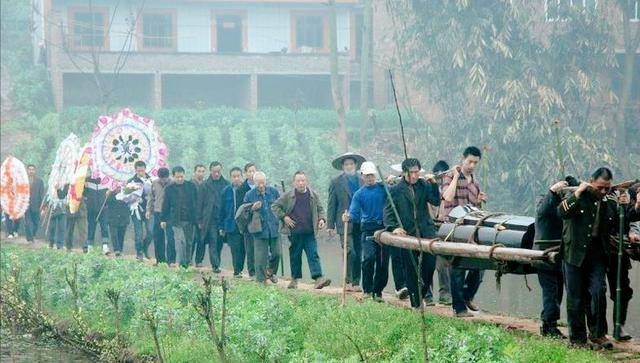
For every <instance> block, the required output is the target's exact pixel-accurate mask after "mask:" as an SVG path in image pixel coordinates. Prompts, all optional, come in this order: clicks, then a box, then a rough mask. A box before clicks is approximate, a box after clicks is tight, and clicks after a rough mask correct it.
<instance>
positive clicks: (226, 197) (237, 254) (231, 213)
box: [219, 167, 245, 277]
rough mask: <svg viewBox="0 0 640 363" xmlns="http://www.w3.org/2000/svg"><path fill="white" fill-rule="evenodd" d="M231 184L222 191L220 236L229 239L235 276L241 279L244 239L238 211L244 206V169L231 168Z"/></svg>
mask: <svg viewBox="0 0 640 363" xmlns="http://www.w3.org/2000/svg"><path fill="white" fill-rule="evenodd" d="M229 177H230V178H231V184H229V185H227V186H226V187H225V188H224V189H222V208H220V219H219V220H220V223H221V226H220V231H221V233H220V235H223V236H225V237H226V239H227V244H228V245H229V248H230V249H231V259H232V262H233V276H234V277H241V276H242V275H241V274H242V269H243V268H244V253H245V251H244V239H243V237H242V234H240V230H239V229H238V226H237V225H236V221H235V215H236V211H237V210H238V208H239V207H240V205H241V204H242V199H243V198H244V195H241V193H242V190H241V189H242V183H243V181H242V169H240V168H238V167H233V168H231V171H230V172H229Z"/></svg>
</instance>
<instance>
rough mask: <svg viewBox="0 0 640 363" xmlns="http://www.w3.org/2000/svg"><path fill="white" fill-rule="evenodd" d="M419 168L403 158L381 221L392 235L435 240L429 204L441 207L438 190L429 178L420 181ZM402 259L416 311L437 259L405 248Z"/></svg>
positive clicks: (411, 160)
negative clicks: (400, 173)
mask: <svg viewBox="0 0 640 363" xmlns="http://www.w3.org/2000/svg"><path fill="white" fill-rule="evenodd" d="M421 168H422V167H421V165H420V161H418V159H412V158H410V159H406V160H405V161H403V162H402V170H403V178H402V180H401V181H400V182H399V183H397V184H395V185H394V186H393V187H391V190H390V193H391V200H387V202H386V204H385V207H384V218H383V219H384V227H385V229H386V230H387V231H390V232H392V233H393V234H395V235H398V236H405V235H410V236H415V237H418V238H434V237H435V235H436V229H435V225H434V224H433V220H432V219H431V216H430V215H429V204H431V205H434V206H439V205H440V190H439V188H438V185H437V184H436V182H435V179H434V178H433V176H432V175H427V176H426V177H425V178H424V179H422V178H420V169H421ZM425 179H426V180H425ZM392 203H393V204H392ZM394 206H395V208H396V210H395V211H394ZM396 211H397V213H398V217H399V218H400V219H399V220H398V218H397V217H396V214H395V213H396ZM402 257H403V262H404V263H403V265H404V267H405V277H406V280H407V288H408V289H409V296H410V299H411V306H412V307H413V308H419V307H421V306H422V300H423V299H424V298H425V296H426V292H427V287H428V286H431V284H432V280H433V273H434V271H435V268H436V257H435V256H434V255H432V254H429V253H420V252H414V251H410V250H407V249H403V250H402ZM419 267H421V269H419ZM418 273H419V274H420V277H419V276H418Z"/></svg>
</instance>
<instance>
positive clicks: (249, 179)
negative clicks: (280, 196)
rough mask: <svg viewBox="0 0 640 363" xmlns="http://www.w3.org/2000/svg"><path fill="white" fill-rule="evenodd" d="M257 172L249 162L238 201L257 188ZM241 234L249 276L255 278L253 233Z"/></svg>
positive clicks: (253, 164)
mask: <svg viewBox="0 0 640 363" xmlns="http://www.w3.org/2000/svg"><path fill="white" fill-rule="evenodd" d="M256 171H258V168H257V166H256V164H255V163H253V162H249V163H247V164H245V166H244V177H245V179H244V182H243V183H242V185H241V186H240V188H239V189H238V195H237V197H238V199H240V200H244V196H245V195H246V194H247V192H249V191H250V190H251V189H253V188H255V184H254V182H253V174H255V173H256ZM240 233H242V234H243V238H244V251H245V255H246V258H247V271H249V276H250V277H253V276H255V274H256V265H255V258H254V255H253V250H254V247H253V236H252V235H251V233H249V232H247V231H240Z"/></svg>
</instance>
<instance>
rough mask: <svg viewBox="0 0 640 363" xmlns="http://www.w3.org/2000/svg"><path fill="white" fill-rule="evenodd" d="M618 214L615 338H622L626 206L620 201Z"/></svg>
mask: <svg viewBox="0 0 640 363" xmlns="http://www.w3.org/2000/svg"><path fill="white" fill-rule="evenodd" d="M618 215H619V219H620V231H619V236H618V270H617V271H616V301H615V305H614V311H615V315H614V317H615V325H614V328H613V338H614V339H615V340H620V328H621V325H620V319H621V318H622V312H621V311H620V300H621V298H622V289H621V288H620V280H621V279H622V251H623V250H622V244H623V242H624V207H623V206H622V204H620V203H618Z"/></svg>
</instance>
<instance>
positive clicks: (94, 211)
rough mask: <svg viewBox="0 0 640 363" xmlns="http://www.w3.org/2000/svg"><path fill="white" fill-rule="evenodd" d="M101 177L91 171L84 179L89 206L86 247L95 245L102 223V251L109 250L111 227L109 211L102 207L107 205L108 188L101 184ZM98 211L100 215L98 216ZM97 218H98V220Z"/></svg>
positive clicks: (85, 194) (85, 196) (85, 199)
mask: <svg viewBox="0 0 640 363" xmlns="http://www.w3.org/2000/svg"><path fill="white" fill-rule="evenodd" d="M100 182H101V180H100V178H92V177H91V173H90V172H89V175H88V176H87V177H86V178H85V181H84V195H83V199H84V203H85V206H86V207H87V241H86V242H85V248H86V249H89V247H90V246H91V247H93V245H94V242H95V235H96V230H97V229H98V228H97V227H98V224H99V225H100V236H101V237H102V251H103V252H108V251H109V227H108V223H107V211H106V210H104V209H103V210H102V211H100V208H101V207H102V206H103V205H106V199H107V188H106V187H103V186H102V185H101V183H100ZM98 213H100V216H99V217H98ZM96 219H97V220H96Z"/></svg>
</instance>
